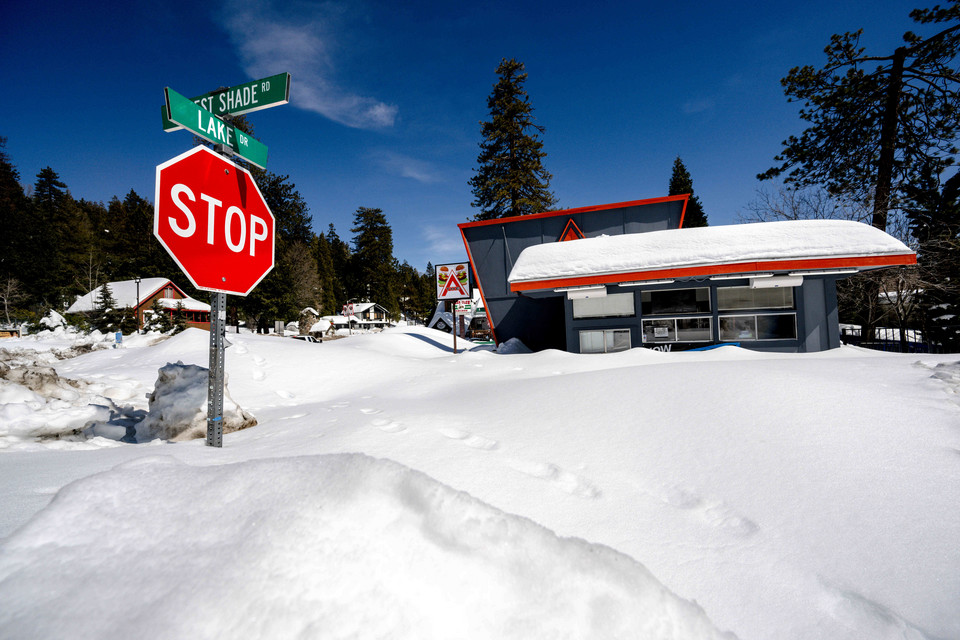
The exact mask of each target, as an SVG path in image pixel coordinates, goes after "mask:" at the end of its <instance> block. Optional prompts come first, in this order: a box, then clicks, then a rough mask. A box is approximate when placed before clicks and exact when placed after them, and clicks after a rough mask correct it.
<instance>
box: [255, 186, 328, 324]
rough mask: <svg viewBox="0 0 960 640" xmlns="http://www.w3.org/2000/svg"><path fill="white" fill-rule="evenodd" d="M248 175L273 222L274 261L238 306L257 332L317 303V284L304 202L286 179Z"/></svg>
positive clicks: (309, 228)
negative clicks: (255, 327)
mask: <svg viewBox="0 0 960 640" xmlns="http://www.w3.org/2000/svg"><path fill="white" fill-rule="evenodd" d="M252 173H253V176H254V179H255V180H256V182H257V186H258V187H259V189H260V193H261V194H262V195H263V199H264V200H265V201H266V203H267V206H268V207H270V211H271V212H273V216H274V218H275V219H276V234H275V242H276V245H275V246H276V259H275V261H274V263H275V266H274V268H273V270H272V271H271V272H270V273H268V274H267V276H266V277H265V278H264V279H263V280H262V281H261V282H260V284H258V285H257V287H256V288H255V289H254V290H253V291H252V292H250V294H249V295H248V296H246V297H245V298H244V299H243V301H242V302H240V304H239V306H240V307H241V309H242V310H243V313H244V315H245V316H246V317H248V318H250V319H253V320H254V321H255V322H256V324H257V327H258V329H260V330H267V329H269V327H270V326H271V325H272V323H273V322H274V321H275V320H285V319H290V318H297V317H299V316H300V311H301V310H302V309H303V308H304V307H306V306H313V305H315V304H317V302H316V299H315V297H316V292H317V289H318V287H319V284H318V282H317V279H316V274H317V264H316V258H315V256H314V253H313V252H312V251H311V250H310V248H311V247H310V245H311V242H312V240H313V232H312V230H311V222H312V221H311V216H310V213H309V207H307V203H306V201H305V200H304V199H303V197H302V196H301V195H300V192H299V191H297V188H296V186H295V185H294V184H293V183H291V182H288V180H289V176H280V175H275V174H273V173H270V172H269V171H254V172H252Z"/></svg>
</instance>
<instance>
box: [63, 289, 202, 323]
mask: <svg viewBox="0 0 960 640" xmlns="http://www.w3.org/2000/svg"><path fill="white" fill-rule="evenodd" d="M106 286H107V287H109V288H110V294H111V295H112V296H113V299H114V300H115V301H116V303H117V308H118V309H131V310H132V311H133V312H134V313H135V314H136V316H137V321H138V323H139V325H140V326H142V325H143V321H144V312H149V311H150V310H151V309H152V308H153V304H154V302H157V303H158V304H159V305H160V307H161V308H162V309H164V310H165V311H166V312H167V313H169V314H170V317H171V319H172V318H173V314H174V313H175V312H176V309H177V305H178V304H180V305H182V306H183V310H184V312H185V313H186V316H187V326H190V327H198V328H200V329H207V330H209V329H210V305H209V304H207V303H205V302H200V301H199V300H195V299H194V298H191V297H190V296H188V295H187V294H185V293H184V292H183V290H182V289H180V287H178V286H177V285H175V284H174V283H173V282H172V281H170V280H167V279H166V278H141V279H140V280H121V281H119V282H108V283H107V285H106ZM102 289H103V285H100V286H99V287H97V288H96V289H94V290H93V291H90V292H89V293H86V294H84V295H82V296H79V297H78V298H77V300H76V302H74V303H73V304H72V305H70V308H69V309H67V313H92V312H94V311H97V301H98V300H99V299H100V296H101V291H102Z"/></svg>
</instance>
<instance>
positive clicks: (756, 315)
mask: <svg viewBox="0 0 960 640" xmlns="http://www.w3.org/2000/svg"><path fill="white" fill-rule="evenodd" d="M771 316H789V317H791V318H793V337H792V338H761V337H760V332H759V329H758V326H759V322H758V318H765V317H771ZM727 318H753V337H752V338H744V337H740V336H737V337H732V338H730V337H728V338H725V337H724V335H723V321H724V320H725V319H727ZM717 337H718V338H719V339H720V342H740V341H749V342H775V341H779V340H797V339H798V337H797V314H796V313H730V314H726V315H722V316H720V326H719V327H718V328H717Z"/></svg>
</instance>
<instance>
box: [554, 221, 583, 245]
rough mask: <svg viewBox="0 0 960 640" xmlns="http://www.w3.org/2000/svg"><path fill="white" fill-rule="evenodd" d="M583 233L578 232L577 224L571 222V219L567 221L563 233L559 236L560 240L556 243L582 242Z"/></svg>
mask: <svg viewBox="0 0 960 640" xmlns="http://www.w3.org/2000/svg"><path fill="white" fill-rule="evenodd" d="M582 239H583V232H582V231H580V227H578V226H577V223H576V222H574V221H573V218H570V219H569V220H567V226H566V227H564V229H563V233H561V234H560V238H559V239H558V240H557V242H567V241H569V240H582Z"/></svg>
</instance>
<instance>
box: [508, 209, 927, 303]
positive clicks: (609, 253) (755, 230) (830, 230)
mask: <svg viewBox="0 0 960 640" xmlns="http://www.w3.org/2000/svg"><path fill="white" fill-rule="evenodd" d="M915 263H916V254H915V253H914V252H913V251H911V250H910V248H909V247H907V246H906V245H905V244H903V243H902V242H900V241H899V240H897V239H896V238H894V237H892V236H890V235H888V234H887V233H884V232H883V231H881V230H879V229H876V228H874V227H871V226H869V225H866V224H863V223H860V222H852V221H848V220H789V221H780V222H758V223H753V224H741V225H729V226H716V227H700V228H693V229H670V230H665V231H652V232H648V233H629V234H623V235H616V236H600V237H596V238H584V239H580V240H572V241H569V242H552V243H546V244H540V245H534V246H530V247H527V248H526V249H524V250H523V251H522V252H521V253H520V255H519V256H518V257H517V260H516V263H515V264H514V266H513V269H512V271H511V272H510V275H509V277H508V281H509V282H510V289H511V290H512V291H535V290H542V289H549V288H554V287H568V286H580V285H597V284H609V283H618V282H627V281H636V282H638V283H639V282H643V281H650V280H659V279H663V278H685V277H698V276H716V275H730V274H745V275H749V274H756V273H760V272H769V271H772V272H804V271H805V272H808V273H811V274H812V273H814V272H817V271H820V272H823V271H824V270H835V271H839V270H862V269H871V268H878V267H887V266H894V265H906V264H915Z"/></svg>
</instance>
